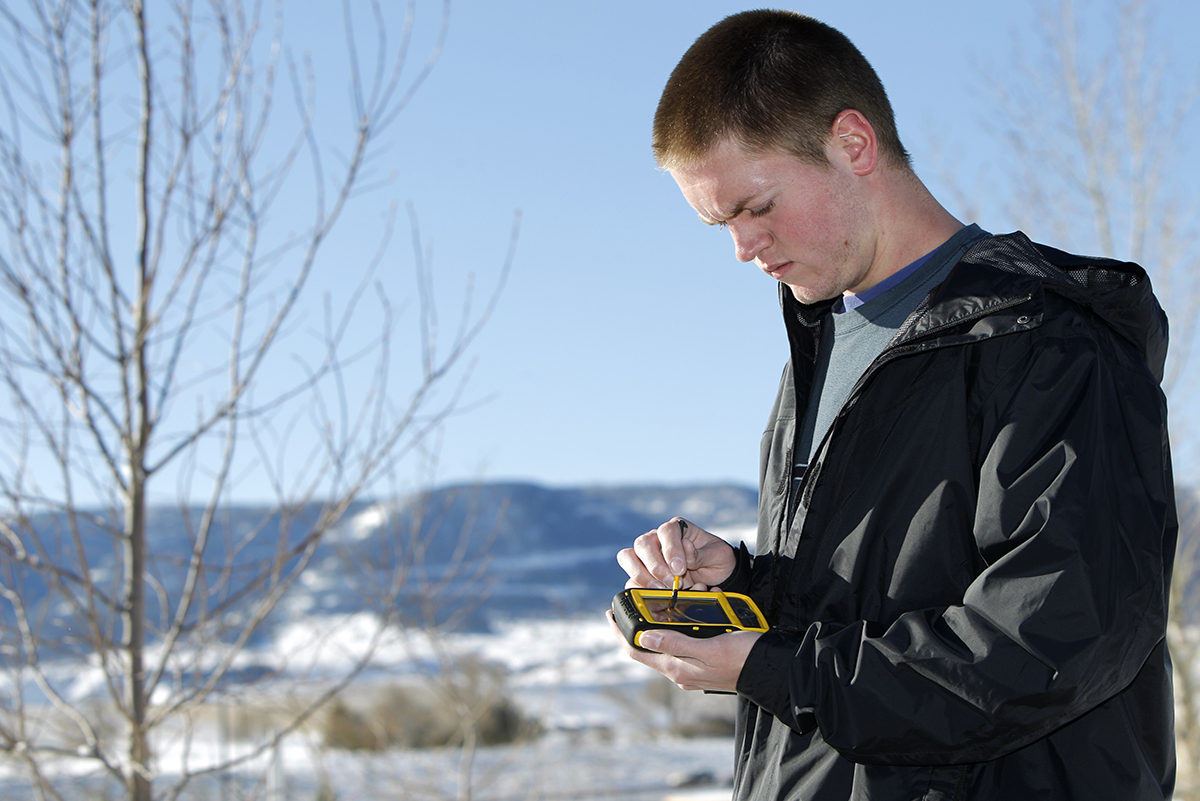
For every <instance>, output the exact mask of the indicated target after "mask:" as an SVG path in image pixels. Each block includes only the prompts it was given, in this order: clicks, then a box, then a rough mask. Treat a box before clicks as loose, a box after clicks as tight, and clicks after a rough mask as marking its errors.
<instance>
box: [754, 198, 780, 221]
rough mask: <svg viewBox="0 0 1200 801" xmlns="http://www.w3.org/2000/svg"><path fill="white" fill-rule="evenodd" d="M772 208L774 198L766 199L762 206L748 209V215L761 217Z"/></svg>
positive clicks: (773, 206)
mask: <svg viewBox="0 0 1200 801" xmlns="http://www.w3.org/2000/svg"><path fill="white" fill-rule="evenodd" d="M773 208H775V201H774V200H771V201H768V202H767V204H766V205H764V206H759V207H758V208H757V209H750V216H751V217H761V216H763V215H764V214H766V213H768V212H769V211H771V209H773Z"/></svg>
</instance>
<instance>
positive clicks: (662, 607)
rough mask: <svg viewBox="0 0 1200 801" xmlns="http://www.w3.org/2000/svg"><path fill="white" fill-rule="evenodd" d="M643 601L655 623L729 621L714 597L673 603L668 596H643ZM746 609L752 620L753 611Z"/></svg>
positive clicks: (683, 599)
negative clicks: (651, 597)
mask: <svg viewBox="0 0 1200 801" xmlns="http://www.w3.org/2000/svg"><path fill="white" fill-rule="evenodd" d="M643 603H644V604H645V605H646V611H647V612H649V613H650V619H651V620H653V621H654V622H656V623H699V624H710V625H718V626H721V625H728V624H729V622H730V621H729V615H728V614H727V613H726V612H725V609H724V608H722V606H721V602H720V601H718V600H717V599H716V598H715V597H713V598H711V599H708V598H705V599H702V600H701V599H694V598H686V599H685V598H679V599H678V600H677V601H676V602H675V604H674V605H672V604H671V600H670V599H669V598H663V599H658V598H655V599H650V598H643ZM743 606H745V604H743ZM746 611H747V612H748V613H749V614H750V619H751V620H753V619H754V613H753V612H750V609H749V607H746ZM752 625H755V626H757V625H758V623H757V622H755V623H753V624H752Z"/></svg>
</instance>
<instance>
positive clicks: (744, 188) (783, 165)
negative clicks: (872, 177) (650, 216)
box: [671, 138, 882, 303]
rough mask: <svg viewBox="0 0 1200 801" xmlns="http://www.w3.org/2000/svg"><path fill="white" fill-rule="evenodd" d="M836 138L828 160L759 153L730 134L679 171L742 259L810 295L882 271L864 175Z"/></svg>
mask: <svg viewBox="0 0 1200 801" xmlns="http://www.w3.org/2000/svg"><path fill="white" fill-rule="evenodd" d="M832 141H833V142H834V143H835V144H831V145H830V147H828V148H827V152H828V153H829V155H830V164H829V165H827V166H820V167H818V166H813V165H811V164H806V163H804V162H802V161H799V160H798V159H796V157H795V156H791V155H788V154H784V153H772V154H768V155H762V156H759V155H751V154H748V153H746V151H745V150H743V149H742V148H740V147H739V146H737V145H735V144H733V143H731V142H728V141H726V142H723V143H721V144H719V145H717V146H715V147H714V148H713V149H712V150H711V151H709V153H708V155H707V156H706V157H705V158H704V159H702V160H701V161H700V162H699V163H698V164H696V165H694V166H691V167H688V168H680V169H676V170H672V171H671V175H672V177H673V178H674V179H675V181H676V183H678V184H679V188H680V189H681V190H682V191H683V196H684V197H685V198H687V201H688V203H689V204H691V206H692V208H694V209H695V210H696V211H697V213H699V215H700V219H701V220H703V221H704V222H706V223H708V224H710V225H721V226H722V227H727V228H728V229H729V233H730V234H732V235H733V246H734V253H735V254H736V256H737V258H738V260H739V261H753V262H754V263H755V264H757V265H758V266H759V268H760V269H761V270H762V271H763V272H765V273H767V274H768V275H770V276H771V277H773V278H775V279H776V280H777V281H782V282H783V283H785V284H787V285H788V287H790V288H791V290H792V295H793V296H795V298H796V299H797V300H799V301H800V302H802V303H814V302H816V301H819V300H828V299H830V298H835V297H837V296H839V295H841V294H842V293H844V292H858V291H861V290H863V289H866V288H868V287H870V286H871V285H872V284H874V283H876V282H877V281H878V280H880V279H881V278H882V276H880V277H878V278H876V277H875V276H874V275H873V272H872V266H873V263H874V258H875V243H876V241H877V239H876V237H875V230H874V225H873V224H872V223H873V220H872V215H871V214H869V213H868V211H867V205H866V203H865V202H864V201H863V197H864V195H863V189H864V187H863V186H862V179H861V176H857V175H854V174H853V172H852V170H851V169H849V167H848V166H847V164H846V161H845V159H844V158H841V154H840V153H839V152H838V148H837V146H836V143H837V141H838V140H837V139H836V138H833V140H832Z"/></svg>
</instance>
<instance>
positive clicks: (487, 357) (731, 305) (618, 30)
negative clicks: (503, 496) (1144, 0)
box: [235, 0, 1200, 498]
mask: <svg viewBox="0 0 1200 801" xmlns="http://www.w3.org/2000/svg"><path fill="white" fill-rule="evenodd" d="M327 5H328V6H332V7H333V8H325V7H324V6H322V7H321V8H319V9H318V8H312V7H310V8H300V7H299V6H298V5H297V6H294V7H289V8H287V9H286V15H287V16H286V22H285V38H286V39H287V41H288V43H289V47H290V48H291V49H292V51H293V52H300V51H305V52H310V53H311V56H312V58H313V61H314V65H315V67H316V71H317V75H318V77H319V79H320V82H319V91H320V94H319V96H318V98H317V104H318V108H319V109H320V113H321V114H322V115H323V116H324V115H332V116H330V117H329V119H334V118H338V115H342V117H341V118H344V115H345V114H346V104H345V99H344V98H345V87H346V85H347V83H346V76H345V73H344V71H343V70H344V56H345V51H344V39H343V36H342V33H341V14H340V11H338V10H337V8H336V6H337V4H327ZM397 5H399V4H397ZM1090 5H1091V6H1095V7H1099V6H1101V5H1105V4H1097V3H1090ZM1159 5H1160V9H1159V10H1160V12H1165V13H1167V14H1169V16H1170V25H1169V26H1168V27H1169V28H1170V29H1171V31H1173V34H1172V35H1174V36H1176V37H1177V38H1178V39H1179V41H1171V40H1169V39H1164V40H1163V43H1162V46H1163V47H1164V48H1165V49H1166V50H1167V51H1169V52H1172V53H1175V52H1177V53H1179V54H1180V56H1179V57H1178V59H1177V60H1174V61H1172V62H1171V65H1172V68H1173V69H1177V70H1178V72H1179V73H1180V74H1181V75H1183V76H1192V77H1191V80H1193V81H1195V80H1196V76H1197V75H1200V66H1198V64H1200V62H1198V61H1197V57H1196V56H1195V55H1194V54H1193V53H1192V52H1191V51H1189V50H1188V49H1187V48H1186V47H1185V46H1184V45H1185V42H1183V36H1184V33H1183V32H1186V31H1194V30H1196V29H1197V28H1198V27H1200V19H1197V17H1200V11H1197V8H1196V6H1197V4H1193V3H1162V4H1159ZM752 7H756V6H754V5H742V4H739V3H732V2H715V1H713V0H612V2H608V3H576V2H563V1H562V0H541V1H539V2H521V3H507V2H496V1H495V0H455V2H454V6H453V12H452V19H451V24H450V30H449V37H448V39H447V42H446V46H445V50H444V52H443V54H442V57H441V60H440V62H439V63H438V64H437V66H436V68H435V70H434V72H433V73H432V75H431V76H430V78H429V79H428V81H427V82H426V83H425V84H424V85H423V87H422V88H421V90H420V92H419V93H418V94H417V96H416V97H415V99H414V100H413V101H412V103H411V104H410V105H409V107H408V108H407V109H406V110H405V111H404V113H403V116H402V117H401V118H400V119H399V120H398V122H397V123H396V125H395V126H394V127H393V128H391V129H389V131H388V132H387V135H386V136H385V137H384V144H385V146H386V147H385V149H384V150H383V151H381V152H380V153H379V154H378V156H377V158H376V160H375V161H373V162H372V166H373V169H375V170H376V171H377V174H378V175H379V176H382V177H386V178H387V179H388V180H387V181H385V182H383V183H382V185H381V184H380V183H379V182H374V188H372V189H371V190H370V191H368V192H365V193H363V194H361V195H359V196H358V197H356V199H355V201H354V205H353V206H352V207H351V209H350V212H349V214H348V216H347V218H346V219H344V220H343V221H342V224H341V227H340V229H339V230H338V231H337V232H336V235H335V236H334V237H333V238H332V239H331V241H330V243H329V247H328V248H327V250H326V253H325V257H324V259H323V260H322V262H321V264H320V269H321V270H322V272H321V273H319V277H318V281H319V283H320V285H321V289H324V290H327V291H329V292H331V293H332V294H333V295H334V297H335V299H336V298H338V297H343V296H344V290H345V287H346V286H347V285H348V281H347V276H350V277H355V276H357V275H358V272H359V269H360V267H361V265H363V264H365V263H366V262H367V261H368V260H369V259H370V258H371V256H372V254H373V253H374V251H375V247H376V242H377V239H378V231H379V228H380V219H381V216H382V214H383V212H384V210H385V209H386V208H387V207H388V206H389V204H393V203H399V204H401V205H403V204H404V203H405V202H408V201H411V202H412V203H413V204H414V206H415V208H416V210H417V212H418V214H419V217H420V220H421V232H422V236H423V237H424V238H425V239H426V240H429V241H431V242H432V244H433V253H434V272H435V283H436V288H437V292H438V297H439V299H440V301H441V303H442V310H441V315H442V318H443V322H444V323H445V324H446V326H447V327H449V325H450V321H452V320H453V317H454V312H455V309H456V306H457V303H458V298H459V297H460V295H461V292H462V291H463V288H464V286H465V284H466V281H467V280H468V278H467V276H468V275H473V276H474V280H475V281H476V283H477V289H476V292H477V293H480V292H483V293H486V291H487V290H488V289H489V288H490V287H491V286H492V285H493V283H494V282H495V280H496V278H497V276H498V274H499V267H500V264H501V263H502V261H503V258H504V253H505V250H506V247H507V243H508V232H509V227H510V224H511V220H512V215H513V213H514V211H515V210H520V212H521V214H522V225H521V233H520V242H519V245H518V249H517V254H516V259H515V263H514V265H513V270H512V274H511V276H510V278H509V281H508V284H507V286H506V287H505V290H504V293H503V297H502V298H501V301H500V304H499V306H498V308H497V310H496V312H495V315H494V317H493V319H492V320H491V324H490V326H489V327H488V328H487V330H486V331H485V333H484V334H483V336H482V338H481V339H480V340H479V342H478V346H477V347H476V349H475V351H474V356H475V358H476V359H477V361H476V364H475V367H474V369H473V373H472V375H471V378H470V383H469V385H468V388H467V390H466V393H465V395H464V396H463V405H464V407H465V410H464V412H463V413H462V414H459V415H456V416H455V417H454V418H452V419H451V420H449V421H448V422H447V424H446V426H445V427H444V430H443V432H442V435H441V436H440V437H439V439H438V440H437V443H436V450H437V453H438V468H437V473H436V480H437V481H438V482H439V483H447V482H458V481H474V480H481V479H482V480H509V479H517V480H531V481H537V482H542V483H548V484H554V485H580V484H595V483H600V484H617V483H632V482H638V483H669V484H683V483H698V482H719V481H732V482H737V483H740V484H747V485H753V484H754V483H755V482H756V479H757V459H758V442H759V435H760V433H761V430H762V424H763V422H764V421H765V419H766V416H767V413H768V411H769V407H770V404H771V401H772V398H773V395H774V391H775V388H776V386H777V383H778V379H779V375H780V372H781V369H782V367H783V362H784V360H785V358H786V347H785V343H784V340H783V332H782V325H781V322H780V319H779V314H778V305H777V299H776V290H775V283H774V281H773V280H772V279H770V278H769V277H767V276H765V275H763V274H762V273H760V272H759V271H758V270H757V269H756V268H754V267H753V266H749V265H743V264H740V263H738V262H737V261H736V260H735V259H734V258H733V249H732V244H731V242H730V241H729V238H728V235H727V234H725V233H723V232H721V231H718V230H716V229H710V228H708V227H706V226H704V225H702V224H700V223H699V222H698V221H697V219H696V216H695V214H694V212H692V211H691V209H690V208H689V207H688V206H687V205H686V203H685V202H684V201H683V199H682V197H681V195H680V194H679V191H678V189H677V188H676V186H675V184H674V182H673V181H672V180H671V178H670V176H668V175H666V174H664V173H661V172H659V171H658V170H657V169H656V167H655V165H654V162H653V158H652V156H651V153H650V148H649V134H650V124H651V118H652V115H653V112H654V108H655V104H656V102H657V99H658V95H659V92H660V91H661V88H662V85H663V83H664V81H665V80H666V78H667V76H668V74H669V73H670V71H671V69H672V67H673V66H674V65H675V63H676V61H677V60H678V58H679V57H680V56H681V55H682V53H683V52H684V51H685V50H686V48H687V47H688V46H689V45H690V44H691V42H692V41H693V40H694V39H695V38H696V37H697V36H698V35H700V34H701V33H703V31H704V30H705V29H707V28H708V27H709V26H710V25H712V24H713V23H715V22H716V21H718V20H719V19H721V18H722V17H724V16H725V15H727V14H730V13H734V12H736V11H739V10H744V9H746V8H752ZM784 7H788V8H792V9H794V10H797V11H801V12H803V13H807V14H811V15H812V16H815V17H817V18H818V19H821V20H823V21H825V22H828V23H830V24H832V25H833V26H835V27H837V28H839V29H841V30H842V31H843V32H844V33H846V34H847V35H848V36H849V37H850V38H851V39H852V40H853V41H854V42H855V43H856V44H857V45H858V46H859V48H860V49H861V50H862V51H863V52H864V53H865V54H866V56H867V58H868V59H869V60H870V61H871V62H872V63H873V65H874V66H875V68H876V70H877V71H878V73H879V74H880V76H881V78H882V80H883V82H884V85H885V86H886V87H887V89H888V92H889V95H890V96H891V99H892V102H893V105H894V106H895V108H896V112H897V119H898V124H899V128H900V132H901V137H902V138H903V140H904V142H905V145H906V146H907V148H908V149H909V151H910V152H911V153H912V155H913V157H914V163H915V167H916V170H917V172H918V174H920V175H922V177H924V178H925V179H926V182H927V183H928V184H929V185H930V186H931V188H932V189H933V190H934V193H935V194H937V195H939V196H941V197H943V200H944V201H947V205H948V206H949V207H950V210H951V211H952V212H954V213H957V214H959V215H962V216H964V217H965V216H967V215H966V212H965V210H964V209H961V208H957V207H956V206H955V205H954V204H953V203H952V202H948V198H947V197H946V195H947V194H948V193H946V192H945V191H944V186H943V183H942V181H941V176H942V175H944V174H946V171H953V172H957V173H958V174H959V175H960V176H961V175H971V176H974V175H977V174H979V171H980V170H986V169H990V167H989V165H991V164H993V163H994V162H995V161H996V160H997V158H998V149H997V145H996V140H995V138H994V137H993V136H992V135H991V133H990V132H989V130H988V127H987V124H986V121H987V119H988V118H989V116H990V113H989V99H988V90H987V82H988V81H989V80H992V79H1001V80H1003V78H1004V76H1005V75H1006V74H1007V73H1008V72H1009V71H1011V70H1012V69H1013V66H1012V64H1013V57H1014V52H1015V49H1017V48H1022V47H1024V48H1031V49H1036V42H1037V36H1038V35H1039V34H1038V31H1040V23H1038V22H1037V17H1036V15H1035V13H1034V10H1033V4H1032V2H1031V0H1014V2H1011V3H1007V2H1006V3H980V2H970V3H968V2H962V0H912V2H905V3H897V2H894V1H893V0H863V2H859V3H856V4H848V3H843V2H834V1H833V0H814V1H813V2H806V3H802V4H785V5H784ZM438 16H439V4H438V3H437V2H434V1H433V0H420V1H419V2H418V3H417V36H416V39H415V46H416V48H417V50H416V54H419V53H420V52H421V51H420V48H421V47H424V46H427V44H428V42H429V41H430V40H431V38H432V36H433V34H434V32H435V31H436V28H437V25H438ZM358 19H359V23H360V32H362V31H365V30H367V28H368V26H367V20H366V17H365V15H364V16H361V17H359V18H358ZM392 22H393V24H396V20H393V21H392ZM1092 22H1094V20H1093V21H1092ZM393 35H395V31H394V30H393ZM1171 58H1173V59H1175V58H1176V57H1175V56H1171ZM1037 123H1038V121H1037V120H1031V125H1036V124H1037ZM970 180H976V179H969V181H968V184H970ZM980 183H982V182H979V181H976V183H975V184H974V185H970V186H969V188H970V189H971V190H972V191H973V192H978V193H979V197H980V202H982V203H985V204H986V198H987V197H988V195H989V194H991V191H992V190H991V187H989V186H983V185H980ZM301 199H302V198H301ZM967 221H977V222H980V223H981V224H982V225H984V227H985V228H989V229H990V230H994V231H997V232H1000V231H1005V230H1010V229H1011V227H1012V223H1011V221H1010V220H1007V219H1004V217H1003V215H1002V214H1000V213H998V212H993V213H992V214H990V215H989V217H988V218H987V219H981V220H970V219H968V220H967ZM404 225H405V223H404V220H403V215H401V226H402V227H401V229H400V230H399V231H398V232H397V234H396V236H395V237H393V240H392V242H391V244H390V246H389V249H388V251H387V253H386V255H385V258H384V261H383V263H382V266H381V268H380V272H379V274H378V277H379V279H380V280H381V282H382V283H383V285H384V286H385V287H386V290H387V292H388V294H389V297H390V298H391V300H392V302H393V303H394V304H396V305H397V306H398V307H405V305H406V303H407V308H408V309H409V318H408V319H402V320H401V323H400V327H399V329H398V330H399V332H400V335H399V338H398V339H397V341H396V343H395V348H396V349H397V351H398V352H399V353H400V357H399V361H400V364H401V368H399V369H398V370H397V371H396V372H397V375H398V379H397V381H398V383H396V384H395V385H394V391H395V392H396V394H397V397H398V398H399V397H400V396H402V394H403V391H402V390H403V386H402V380H403V376H404V375H405V372H404V371H405V369H407V368H405V367H404V365H405V364H406V362H405V358H406V354H407V355H408V356H411V354H412V353H413V352H415V346H414V344H413V340H412V333H413V331H415V328H414V327H413V326H412V325H411V324H410V323H411V309H412V298H413V296H414V294H415V289H414V287H413V283H412V279H411V269H412V260H413V259H412V251H411V247H410V245H409V244H408V243H409V235H408V232H407V231H406V230H404V229H403V226H404ZM1029 233H1030V234H1031V235H1032V236H1034V238H1035V239H1036V238H1039V232H1038V231H1036V230H1034V231H1029ZM1113 255H1116V256H1121V255H1122V254H1113ZM408 367H411V358H409V362H408ZM235 494H236V495H239V496H242V497H246V498H249V497H254V496H256V495H258V494H260V490H259V487H258V485H256V484H255V483H253V481H249V480H248V481H246V482H244V483H241V484H239V486H238V487H237V488H236V490H235Z"/></svg>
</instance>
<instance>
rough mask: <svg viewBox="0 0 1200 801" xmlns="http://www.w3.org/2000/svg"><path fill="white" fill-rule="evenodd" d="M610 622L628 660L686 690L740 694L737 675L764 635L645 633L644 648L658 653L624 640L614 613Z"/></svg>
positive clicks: (642, 642) (750, 633)
mask: <svg viewBox="0 0 1200 801" xmlns="http://www.w3.org/2000/svg"><path fill="white" fill-rule="evenodd" d="M608 622H609V624H610V625H611V626H612V628H613V631H614V632H615V633H616V635H617V637H618V638H619V639H620V640H621V643H622V645H624V646H625V652H626V653H627V654H629V657H630V658H631V659H633V660H635V661H637V662H641V663H642V664H643V665H649V666H650V667H652V668H654V669H655V670H657V671H658V672H659V673H661V674H663V675H664V676H666V677H667V678H668V679H670V680H671V681H673V682H675V683H676V684H678V685H679V686H680V687H682V688H683V689H685V690H713V691H717V692H730V693H732V692H737V680H738V676H740V675H741V673H742V665H744V664H745V663H746V657H747V656H748V655H749V654H750V649H751V648H753V647H754V643H755V641H756V640H758V637H759V635H760V634H761V632H757V631H733V632H730V633H728V634H720V635H718V636H716V637H708V638H706V639H700V638H696V637H689V636H687V635H686V634H680V633H679V632H677V631H662V630H657V629H652V630H650V631H644V632H642V636H641V639H640V640H639V642H641V644H642V647H644V648H649V649H651V650H653V651H656V652H657V653H647V652H646V651H639V650H638V649H636V648H634V647H633V646H631V645H630V644H629V643H628V642H626V640H625V635H623V634H621V629H620V628H618V627H617V623H616V621H615V620H614V619H613V614H612V612H609V613H608Z"/></svg>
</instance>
